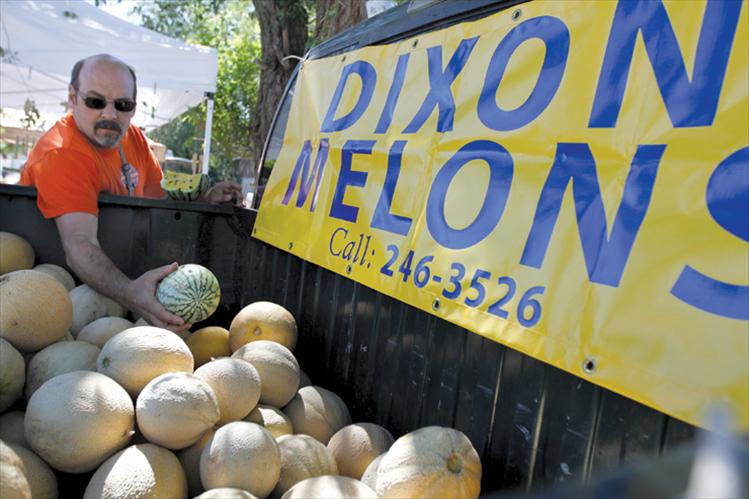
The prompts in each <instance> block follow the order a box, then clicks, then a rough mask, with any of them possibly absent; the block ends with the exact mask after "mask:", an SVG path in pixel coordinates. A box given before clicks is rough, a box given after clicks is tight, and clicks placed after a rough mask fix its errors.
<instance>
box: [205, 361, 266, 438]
mask: <svg viewBox="0 0 749 499" xmlns="http://www.w3.org/2000/svg"><path fill="white" fill-rule="evenodd" d="M195 376H197V377H198V378H200V379H202V380H203V381H205V382H206V383H208V385H209V386H210V387H211V389H212V390H213V393H215V394H216V399H217V400H218V407H219V410H220V412H221V418H220V419H219V420H218V425H219V426H221V425H224V424H226V423H230V422H232V421H239V420H240V419H242V418H245V417H247V415H248V414H249V413H250V411H252V410H253V409H254V408H255V406H256V405H257V403H258V401H259V400H260V390H261V388H260V374H259V373H258V372H257V369H255V368H254V367H253V365H252V364H250V363H249V362H247V361H244V360H242V359H233V358H231V357H223V358H220V359H216V360H212V361H210V362H208V363H207V364H205V365H203V366H201V367H199V368H197V369H196V370H195Z"/></svg>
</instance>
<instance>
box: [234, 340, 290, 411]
mask: <svg viewBox="0 0 749 499" xmlns="http://www.w3.org/2000/svg"><path fill="white" fill-rule="evenodd" d="M232 357H233V358H238V359H242V360H246V361H247V362H249V363H250V364H252V365H253V366H255V369H257V371H258V372H259V373H260V384H261V393H260V403H262V404H266V405H272V406H275V407H283V406H285V405H286V404H287V403H288V402H289V400H291V399H292V398H293V397H294V394H295V393H296V391H297V389H298V388H299V363H298V362H297V360H296V358H295V357H294V354H293V353H291V351H290V350H289V349H288V348H286V347H284V346H283V345H281V344H280V343H276V342H274V341H267V340H259V341H253V342H252V343H247V344H246V345H243V346H242V347H240V348H239V350H237V351H236V352H234V353H233V354H232Z"/></svg>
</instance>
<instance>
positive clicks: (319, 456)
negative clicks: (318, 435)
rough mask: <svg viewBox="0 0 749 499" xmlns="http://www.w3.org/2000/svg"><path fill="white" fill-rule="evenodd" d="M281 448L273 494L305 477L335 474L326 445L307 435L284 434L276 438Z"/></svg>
mask: <svg viewBox="0 0 749 499" xmlns="http://www.w3.org/2000/svg"><path fill="white" fill-rule="evenodd" d="M277 442H278V448H279V449H280V450H281V476H280V477H279V479H278V483H277V484H276V488H275V489H274V490H273V494H274V495H276V496H281V495H283V494H284V493H285V492H286V491H287V490H289V489H290V488H291V487H293V486H294V485H296V484H297V483H299V482H301V481H302V480H306V479H307V478H310V477H313V476H323V475H337V474H338V467H337V466H336V462H335V459H333V455H332V454H331V453H330V451H329V450H328V448H327V447H325V446H324V445H323V444H322V443H320V442H318V441H317V440H315V439H314V438H312V437H310V436H309V435H285V436H283V437H280V438H279V439H278V440H277Z"/></svg>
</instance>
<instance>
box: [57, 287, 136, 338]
mask: <svg viewBox="0 0 749 499" xmlns="http://www.w3.org/2000/svg"><path fill="white" fill-rule="evenodd" d="M70 300H71V302H72V303H73V322H72V324H71V326H70V330H71V331H72V332H73V336H75V337H78V333H79V332H80V331H81V329H83V328H84V327H85V326H86V325H88V324H90V323H92V322H94V321H95V320H96V319H99V318H101V317H124V316H125V314H126V313H127V310H126V309H125V307H123V306H122V305H120V304H119V303H117V302H116V301H114V300H113V299H111V298H109V297H107V296H104V295H103V294H101V293H99V292H98V291H96V290H95V289H94V288H92V287H90V286H88V285H87V284H81V285H80V286H78V287H75V288H73V289H72V290H70Z"/></svg>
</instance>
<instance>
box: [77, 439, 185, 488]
mask: <svg viewBox="0 0 749 499" xmlns="http://www.w3.org/2000/svg"><path fill="white" fill-rule="evenodd" d="M83 497H84V498H85V499H120V498H125V497H127V498H138V497H142V498H146V497H153V498H157V497H164V498H170V499H181V498H186V497H187V479H186V478H185V472H184V471H183V470H182V466H181V465H180V463H179V460H178V459H177V456H175V455H174V453H173V452H171V451H169V450H167V449H163V448H161V447H159V446H158V445H153V444H140V445H131V446H130V447H128V448H127V449H123V450H121V451H119V452H118V453H116V454H115V455H113V456H112V457H110V458H109V459H107V460H106V461H104V463H102V465H101V466H99V469H97V470H96V473H94V474H93V476H92V477H91V480H90V481H89V482H88V485H87V486H86V491H85V492H84V493H83Z"/></svg>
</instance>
